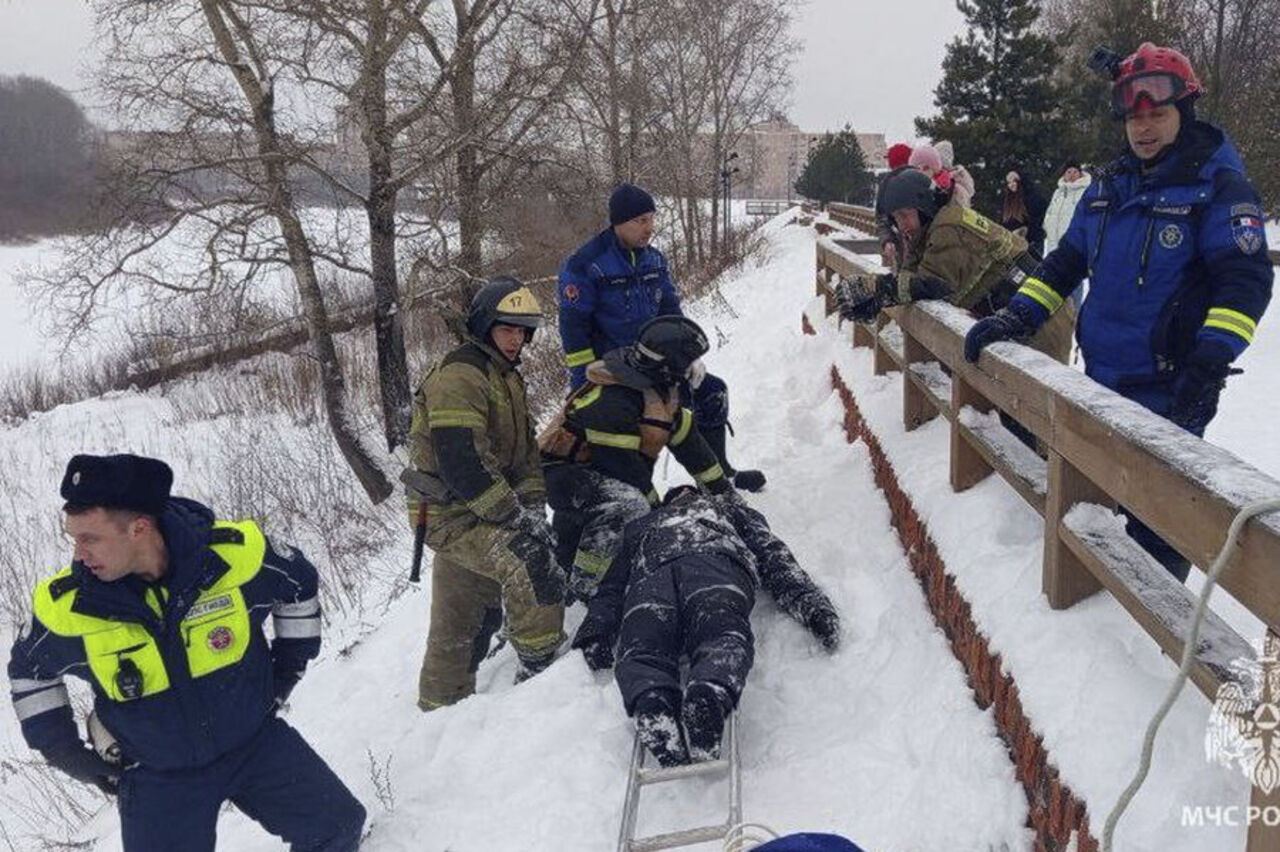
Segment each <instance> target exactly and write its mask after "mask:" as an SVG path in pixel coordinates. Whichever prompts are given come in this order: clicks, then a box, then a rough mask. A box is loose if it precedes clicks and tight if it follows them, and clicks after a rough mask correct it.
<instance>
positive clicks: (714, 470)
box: [693, 462, 724, 483]
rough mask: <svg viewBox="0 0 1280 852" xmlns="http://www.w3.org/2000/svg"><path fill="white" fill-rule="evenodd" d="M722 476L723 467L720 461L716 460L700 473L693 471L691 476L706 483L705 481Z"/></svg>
mask: <svg viewBox="0 0 1280 852" xmlns="http://www.w3.org/2000/svg"><path fill="white" fill-rule="evenodd" d="M723 476H724V468H722V467H721V466H720V462H716V463H715V464H713V465H711V467H709V468H707V469H706V470H704V471H702V473H695V474H694V475H693V478H694V479H696V480H698V481H699V482H702V483H707V482H714V481H715V480H717V479H720V478H721V477H723Z"/></svg>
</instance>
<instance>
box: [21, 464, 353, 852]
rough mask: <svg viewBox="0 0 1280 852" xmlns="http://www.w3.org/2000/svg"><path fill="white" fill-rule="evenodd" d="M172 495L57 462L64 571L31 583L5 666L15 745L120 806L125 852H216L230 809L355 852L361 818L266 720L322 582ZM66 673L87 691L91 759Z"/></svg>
mask: <svg viewBox="0 0 1280 852" xmlns="http://www.w3.org/2000/svg"><path fill="white" fill-rule="evenodd" d="M172 483H173V472H172V470H170V468H169V466H168V465H167V464H165V463H164V462H162V461H159V460H157V459H150V458H142V457H139V456H134V455H115V456H87V455H78V456H75V457H74V458H72V459H71V462H70V463H69V464H68V465H67V470H66V475H65V476H64V477H63V480H62V490H61V493H62V497H63V499H65V500H66V505H65V506H64V511H65V513H66V517H65V520H64V527H65V529H66V532H67V535H68V536H70V538H71V539H72V541H74V543H75V551H74V561H73V562H72V563H71V566H70V567H69V568H66V569H64V570H62V571H60V572H59V573H57V574H56V575H54V576H53V577H50V578H49V579H46V580H44V581H43V582H41V583H39V584H38V585H37V586H36V590H35V598H34V609H33V614H32V619H31V624H30V625H29V626H28V627H27V628H26V629H24V630H23V631H22V633H21V634H20V635H19V637H18V639H17V641H16V642H15V643H14V646H13V652H12V655H11V657H10V660H9V681H10V684H11V687H12V690H13V706H14V710H15V711H16V712H17V715H18V719H19V721H20V722H21V724H22V734H23V737H24V738H25V739H26V741H27V744H28V745H30V746H31V747H32V748H34V749H36V750H38V751H40V752H41V753H42V754H43V755H44V757H45V759H46V760H48V762H49V763H50V764H52V765H53V766H55V767H57V768H58V769H61V770H62V771H63V772H66V773H67V774H69V775H71V776H72V777H73V778H76V779H78V780H80V781H83V782H85V783H89V784H94V785H96V786H98V787H99V788H101V789H102V790H104V791H106V792H108V793H111V794H116V795H117V796H118V803H119V810H120V821H121V829H122V833H123V841H124V848H125V850H127V852H137V850H143V852H149V850H155V851H156V852H161V850H165V852H169V850H211V849H213V848H214V842H215V836H216V834H215V829H216V823H217V819H218V812H219V810H220V809H221V808H222V804H223V802H225V801H228V800H229V801H231V802H233V803H235V805H236V806H237V807H238V808H239V809H240V810H241V811H242V812H244V813H245V814H247V815H249V816H250V817H252V818H253V819H255V820H257V821H258V822H259V823H261V824H262V826H263V827H264V828H266V829H267V830H268V831H270V832H271V833H272V834H275V835H277V836H279V837H281V838H283V839H284V840H285V841H287V842H288V843H290V844H292V848H293V849H294V850H324V851H325V852H339V851H340V850H344V851H345V850H352V849H356V848H357V847H358V845H359V842H360V834H361V831H362V828H363V825H364V819H365V811H364V808H363V807H362V806H361V805H360V803H359V802H358V801H356V799H355V798H354V797H353V796H352V795H351V793H350V792H349V791H348V790H347V788H346V787H345V786H344V785H343V783H342V782H341V781H340V780H339V779H338V777H337V776H336V775H335V774H334V773H333V771H332V770H330V769H329V767H328V766H327V765H326V764H325V762H324V760H323V759H321V758H320V756H319V755H317V754H316V753H315V752H314V751H313V750H312V749H311V747H310V746H309V745H307V743H306V742H305V741H304V740H303V739H302V737H301V736H300V735H299V734H298V732H297V731H295V730H294V729H293V728H291V727H290V726H289V725H287V724H286V723H285V722H284V721H283V720H281V719H280V718H279V717H278V716H277V715H276V711H277V709H278V707H279V706H280V705H281V704H282V703H283V702H284V700H285V699H286V698H287V696H288V695H289V692H290V690H291V689H292V688H293V687H294V685H295V684H296V683H297V682H298V679H299V678H301V677H302V673H303V671H304V670H305V668H306V665H307V661H308V660H310V659H313V658H314V657H315V656H316V655H317V654H318V653H319V650H320V603H319V601H318V599H317V597H316V592H317V583H318V580H317V576H316V570H315V568H314V567H313V566H312V565H311V563H309V562H308V561H307V560H306V558H305V557H303V556H302V554H300V553H298V552H297V551H296V550H293V549H291V548H288V547H280V548H279V549H277V548H276V547H273V546H272V544H271V542H269V541H268V540H267V538H266V537H265V536H264V535H263V534H262V531H261V530H260V529H259V528H258V526H257V525H256V524H255V523H254V522H253V521H239V522H228V521H217V520H214V515H213V512H212V511H210V510H209V509H208V508H207V507H205V506H202V505H201V504H199V503H196V502H195V501H193V500H187V499H184V498H180V497H170V496H169V489H170V486H171V485H172ZM268 614H270V615H271V616H272V618H273V620H274V633H275V639H274V640H272V641H268V640H267V638H266V635H265V634H264V633H263V629H262V625H263V622H264V621H265V620H266V618H267V615H268ZM68 674H71V675H76V676H78V677H82V678H84V679H85V680H87V681H88V682H89V684H90V685H91V686H92V688H93V693H94V708H95V709H94V715H93V716H92V717H91V718H90V725H89V729H90V732H91V734H92V738H93V740H94V744H93V747H89V746H87V745H86V744H85V743H84V742H83V741H82V740H81V738H80V734H79V732H78V730H77V728H76V722H75V718H74V716H73V714H72V709H71V704H70V701H69V700H68V694H67V688H66V685H65V684H64V682H63V679H64V677H65V676H66V675H68Z"/></svg>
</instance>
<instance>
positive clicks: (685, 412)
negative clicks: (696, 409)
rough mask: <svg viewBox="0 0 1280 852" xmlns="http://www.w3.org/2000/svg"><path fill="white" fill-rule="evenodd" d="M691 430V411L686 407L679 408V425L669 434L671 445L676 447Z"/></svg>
mask: <svg viewBox="0 0 1280 852" xmlns="http://www.w3.org/2000/svg"><path fill="white" fill-rule="evenodd" d="M692 431H693V412H692V411H690V410H689V409H687V408H682V409H680V426H679V428H677V429H676V431H675V433H674V434H673V435H672V436H671V446H673V447H678V446H680V445H681V444H683V443H684V439H685V438H687V437H689V433H690V432H692Z"/></svg>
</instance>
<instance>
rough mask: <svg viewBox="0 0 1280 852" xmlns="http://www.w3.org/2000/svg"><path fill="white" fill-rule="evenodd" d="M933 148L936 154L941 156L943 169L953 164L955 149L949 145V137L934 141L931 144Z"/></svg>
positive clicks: (954, 161)
mask: <svg viewBox="0 0 1280 852" xmlns="http://www.w3.org/2000/svg"><path fill="white" fill-rule="evenodd" d="M933 149H934V150H935V151H937V152H938V156H939V157H941V158H942V167H943V168H944V169H949V168H952V167H953V166H955V164H956V152H955V149H954V148H952V147H951V141H950V140H949V139H943V140H942V141H941V142H938V143H936V144H935V145H934V146H933Z"/></svg>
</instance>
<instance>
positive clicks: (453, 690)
mask: <svg viewBox="0 0 1280 852" xmlns="http://www.w3.org/2000/svg"><path fill="white" fill-rule="evenodd" d="M540 325H542V309H541V307H540V306H539V304H538V300H537V298H535V297H534V295H533V293H532V292H530V291H529V289H528V288H526V287H525V286H524V285H523V284H521V283H520V282H519V281H517V280H515V279H514V278H496V279H494V280H493V281H490V282H488V283H487V284H485V285H484V286H483V287H481V288H480V290H479V292H477V293H476V295H475V297H474V298H473V299H472V300H471V305H470V307H469V308H468V312H467V340H466V342H465V343H463V344H462V345H461V346H459V347H458V348H456V349H454V350H453V351H452V352H450V353H449V354H447V355H446V356H445V357H444V358H443V359H442V360H441V361H440V362H439V363H438V364H436V365H435V366H434V367H433V368H432V369H431V371H430V372H429V373H428V374H427V376H426V378H424V379H423V380H422V384H421V385H420V386H419V387H418V390H417V393H416V394H415V395H414V402H413V422H412V425H411V426H410V429H409V448H410V458H411V460H412V462H413V469H412V470H410V471H409V472H407V473H406V474H405V476H404V477H402V478H403V479H404V480H405V482H406V484H407V485H409V486H410V487H411V488H412V489H414V491H416V492H417V495H421V496H420V499H422V500H425V502H426V512H425V515H426V518H425V523H426V544H427V545H428V546H429V547H430V548H431V549H432V551H434V553H435V557H434V559H433V561H432V565H431V623H430V627H429V629H428V633H427V651H426V654H425V656H424V657H423V661H422V670H421V673H420V675H419V680H418V706H419V707H420V708H421V709H423V710H428V711H429V710H434V709H435V708H437V707H441V706H443V705H445V704H452V703H454V702H456V701H459V700H461V699H463V698H465V697H467V696H468V695H470V694H471V693H472V692H474V691H475V684H476V670H477V668H478V667H479V665H480V661H481V660H482V659H484V656H485V652H486V651H487V650H488V647H489V640H490V639H491V638H492V636H493V634H494V633H495V632H496V631H497V630H498V628H499V627H501V626H502V623H503V616H504V611H505V618H506V624H507V638H508V640H509V641H510V642H511V644H512V646H513V647H514V648H515V650H516V654H517V656H518V657H519V661H520V663H519V668H518V669H517V671H516V681H517V682H519V681H521V680H524V679H525V678H527V677H529V676H531V675H533V674H536V673H538V672H540V671H542V670H543V669H544V668H546V667H547V666H548V665H549V664H550V663H551V661H552V660H553V659H554V657H555V652H556V649H557V648H559V647H560V644H561V643H562V642H563V641H564V638H565V635H564V630H563V624H564V580H563V574H562V572H561V571H560V569H559V567H558V566H557V565H556V563H555V559H554V556H553V552H552V551H553V547H554V540H553V536H552V533H551V525H550V524H549V523H548V522H547V513H546V508H545V493H546V489H545V486H544V485H543V479H542V467H541V464H540V460H539V457H538V447H537V444H536V443H535V441H534V436H533V420H532V419H531V417H530V416H529V406H528V401H527V399H526V398H525V389H524V379H522V378H521V376H520V372H519V370H517V369H516V367H517V366H518V365H519V364H520V353H521V352H522V351H523V349H524V347H525V344H526V343H527V342H528V341H529V340H530V339H531V338H532V336H533V333H534V330H535V329H536V328H538V327H539V326H540ZM418 499H419V497H417V496H414V495H413V494H412V492H411V499H410V512H411V514H413V515H415V516H416V514H417V512H416V505H417V500H418Z"/></svg>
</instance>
